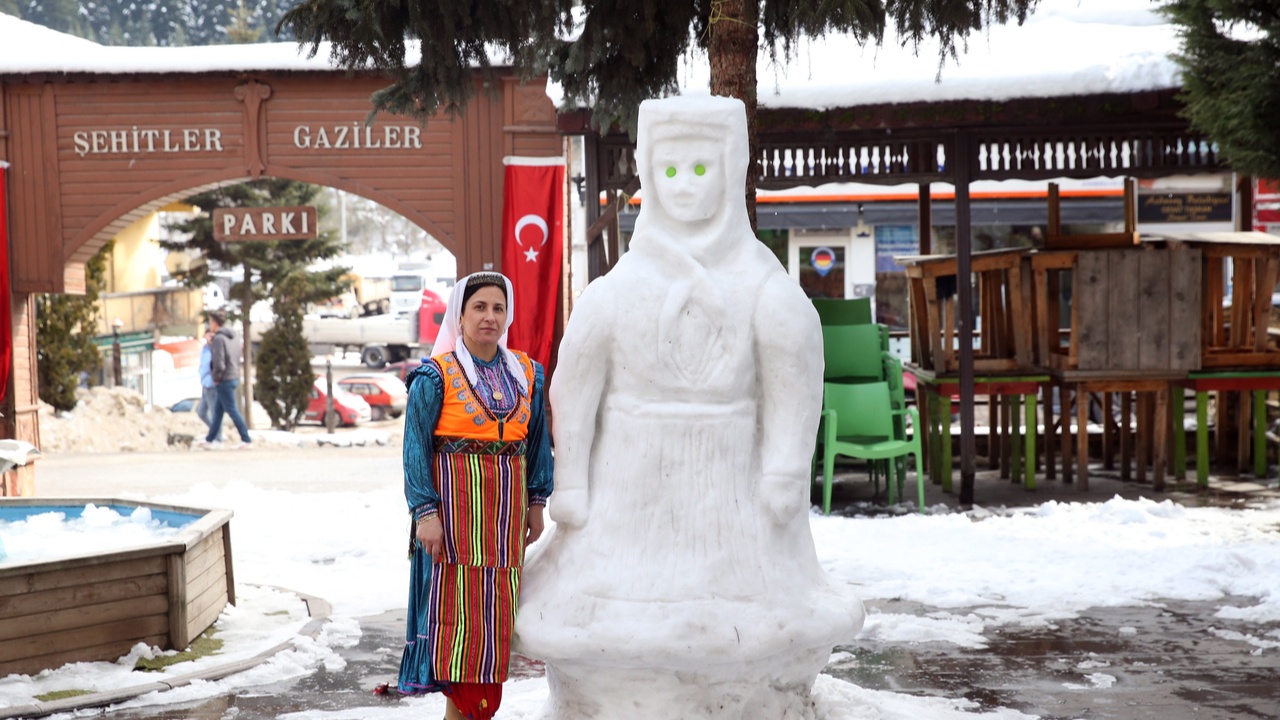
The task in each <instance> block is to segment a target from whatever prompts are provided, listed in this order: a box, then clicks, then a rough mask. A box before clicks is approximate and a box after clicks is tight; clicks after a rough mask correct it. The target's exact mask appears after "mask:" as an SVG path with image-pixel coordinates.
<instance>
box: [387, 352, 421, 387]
mask: <svg viewBox="0 0 1280 720" xmlns="http://www.w3.org/2000/svg"><path fill="white" fill-rule="evenodd" d="M420 365H422V360H421V359H420V358H409V359H408V360H401V361H400V362H393V363H391V364H390V365H387V366H386V367H385V368H383V369H382V370H383V374H384V375H394V376H395V377H397V378H399V379H400V382H402V383H403V382H404V381H405V380H406V379H407V378H408V377H409V373H411V372H413V371H414V370H416V369H417V368H418V366H420Z"/></svg>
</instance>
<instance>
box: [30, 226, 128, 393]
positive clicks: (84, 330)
mask: <svg viewBox="0 0 1280 720" xmlns="http://www.w3.org/2000/svg"><path fill="white" fill-rule="evenodd" d="M110 253H111V243H107V245H106V246H104V247H103V248H102V249H101V250H99V251H98V252H97V254H95V255H94V256H93V257H92V258H90V259H89V262H87V263H85V282H84V284H85V293H84V295H38V296H36V336H37V337H39V338H40V342H39V343H37V344H36V365H37V375H38V376H39V385H40V388H39V393H40V399H41V400H43V401H45V402H47V403H49V404H50V405H52V406H53V408H54V409H55V410H59V411H62V412H67V411H69V410H71V409H73V408H75V406H76V388H77V387H79V386H80V374H81V373H90V374H92V373H95V372H97V371H98V369H99V368H101V367H102V353H101V352H100V351H99V350H98V346H97V345H95V344H94V343H93V338H94V335H95V334H96V333H95V330H96V329H97V319H98V296H99V295H100V294H101V292H102V288H103V286H104V284H105V282H106V269H107V256H108V255H110Z"/></svg>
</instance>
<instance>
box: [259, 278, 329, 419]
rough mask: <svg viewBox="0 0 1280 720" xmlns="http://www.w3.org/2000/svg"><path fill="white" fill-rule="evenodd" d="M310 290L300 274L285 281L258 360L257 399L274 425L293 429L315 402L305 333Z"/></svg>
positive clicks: (280, 289) (312, 375) (277, 291)
mask: <svg viewBox="0 0 1280 720" xmlns="http://www.w3.org/2000/svg"><path fill="white" fill-rule="evenodd" d="M307 293H308V289H307V285H306V282H305V281H304V280H303V279H302V278H301V277H300V276H298V275H292V276H289V277H288V278H286V279H285V280H283V281H282V282H281V283H280V284H279V285H278V287H277V288H276V293H275V302H274V308H275V314H276V319H275V322H274V323H273V324H272V325H271V327H270V328H269V329H268V330H267V331H266V332H264V333H263V334H262V343H261V346H260V347H259V349H258V357H257V358H255V359H254V365H255V367H256V368H257V385H256V387H255V393H254V394H255V396H256V398H257V401H258V403H259V404H261V405H262V407H263V408H264V409H265V410H266V411H267V416H268V417H270V418H271V426H272V427H275V428H279V429H281V430H292V429H293V428H294V427H295V426H297V424H298V422H299V421H300V420H301V419H302V415H303V413H305V412H306V410H307V405H308V404H309V403H310V401H311V387H312V384H313V383H314V381H315V376H314V374H313V373H312V370H311V353H310V352H309V351H308V349H307V338H306V336H305V335H303V332H302V317H303V314H304V313H305V311H306V307H307V303H306V301H305V300H304V298H305V297H306V296H307Z"/></svg>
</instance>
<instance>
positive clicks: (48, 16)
mask: <svg viewBox="0 0 1280 720" xmlns="http://www.w3.org/2000/svg"><path fill="white" fill-rule="evenodd" d="M19 10H20V11H21V13H20V14H21V17H22V19H24V20H29V21H31V22H33V23H38V24H40V25H44V26H45V27H48V28H53V29H54V30H57V31H59V32H64V33H67V34H69V35H75V36H77V37H89V36H90V31H89V28H88V27H87V26H86V24H85V23H84V21H83V19H82V18H81V17H80V3H79V2H77V0H21V1H20V4H19Z"/></svg>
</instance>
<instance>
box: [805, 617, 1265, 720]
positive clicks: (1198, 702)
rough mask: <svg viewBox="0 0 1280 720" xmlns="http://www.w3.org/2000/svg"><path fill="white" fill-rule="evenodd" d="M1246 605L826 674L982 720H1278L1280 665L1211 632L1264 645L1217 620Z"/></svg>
mask: <svg viewBox="0 0 1280 720" xmlns="http://www.w3.org/2000/svg"><path fill="white" fill-rule="evenodd" d="M1247 600H1248V599H1247V598H1224V599H1221V600H1217V601H1214V602H1183V601H1171V602H1169V603H1167V604H1166V605H1164V606H1163V607H1147V608H1105V609H1097V610H1094V611H1090V612H1088V613H1086V614H1084V615H1082V616H1081V617H1078V618H1074V619H1069V620H1059V621H1056V622H1055V626H1054V627H1052V628H1046V627H1042V626H1041V627H1027V628H1022V627H1018V626H1016V625H1006V626H1001V627H988V629H987V632H986V636H987V638H988V640H989V646H988V647H986V648H981V649H970V648H962V647H958V646H956V645H952V644H949V643H916V644H902V643H893V644H892V645H889V646H886V645H882V644H880V643H876V642H864V643H855V644H853V645H848V646H842V647H839V648H837V651H844V652H847V653H849V654H850V655H845V656H839V657H837V659H836V661H835V662H833V663H832V664H831V665H829V666H828V667H827V668H826V670H824V672H826V673H827V674H829V675H832V676H833V677H837V678H840V679H843V680H847V681H849V682H853V683H856V684H858V685H860V686H862V687H865V688H870V689H878V690H888V691H893V692H903V693H910V694H913V695H929V696H943V697H952V698H958V697H963V698H966V699H968V700H970V701H972V702H974V703H976V704H977V705H978V706H979V707H980V708H981V709H982V710H995V709H997V708H1002V707H1003V708H1012V709H1014V710H1018V711H1020V712H1023V713H1027V714H1029V715H1037V716H1039V717H1041V718H1044V719H1045V720H1057V719H1058V718H1062V719H1064V720H1065V719H1066V718H1073V719H1074V718H1081V719H1083V718H1088V719H1094V718H1108V719H1112V718H1113V719H1114V720H1145V719H1146V718H1150V719H1151V720H1173V719H1175V718H1183V717H1186V718H1196V719H1197V720H1203V719H1206V718H1213V719H1214V720H1217V719H1218V718H1221V720H1237V719H1241V718H1275V717H1277V716H1278V715H1280V712H1278V709H1280V684H1277V683H1276V682H1275V678H1276V677H1280V653H1277V652H1276V651H1274V650H1266V651H1263V652H1262V653H1259V654H1257V655H1255V654H1253V650H1254V649H1255V648H1253V647H1252V646H1250V645H1248V644H1247V643H1245V642H1243V641H1240V640H1228V639H1223V638H1221V637H1219V636H1217V635H1215V634H1213V633H1212V632H1210V628H1217V629H1220V630H1221V629H1227V630H1237V631H1240V632H1242V633H1245V634H1252V635H1255V636H1257V635H1261V634H1265V632H1266V630H1265V629H1261V631H1260V629H1259V628H1258V627H1257V626H1256V625H1252V626H1251V625H1247V624H1244V623H1233V622H1232V621H1228V620H1224V619H1222V618H1215V617H1214V616H1213V615H1214V612H1215V611H1216V610H1217V608H1218V607H1221V606H1222V605H1224V604H1238V603H1245V602H1247ZM867 607H868V610H869V611H870V612H886V613H905V614H925V613H927V612H930V611H932V608H928V607H925V606H923V605H920V604H918V603H910V602H868V603H867ZM953 611H955V612H962V611H958V610H955V609H953ZM1122 628H1125V630H1123V631H1122ZM1129 628H1132V630H1130V629H1129Z"/></svg>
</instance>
